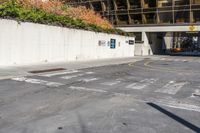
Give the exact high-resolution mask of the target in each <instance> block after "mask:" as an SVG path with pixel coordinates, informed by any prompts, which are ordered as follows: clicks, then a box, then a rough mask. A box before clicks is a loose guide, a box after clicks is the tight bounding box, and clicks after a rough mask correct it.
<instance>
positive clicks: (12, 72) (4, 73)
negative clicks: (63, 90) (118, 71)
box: [0, 56, 164, 80]
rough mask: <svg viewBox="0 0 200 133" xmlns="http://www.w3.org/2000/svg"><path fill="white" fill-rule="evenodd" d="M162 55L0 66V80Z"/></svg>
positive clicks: (157, 57) (122, 62) (121, 62)
mask: <svg viewBox="0 0 200 133" xmlns="http://www.w3.org/2000/svg"><path fill="white" fill-rule="evenodd" d="M162 57H164V56H135V57H131V58H117V59H101V60H92V61H76V62H57V63H42V64H30V65H23V66H18V65H16V66H8V67H5V66H0V80H3V79H9V78H13V77H20V76H31V75H34V74H32V73H29V72H30V71H40V70H48V69H56V68H63V69H66V70H73V69H83V68H90V67H99V66H106V65H116V64H124V63H132V62H137V61H140V60H143V59H146V58H150V59H159V58H162ZM50 73H52V72H50Z"/></svg>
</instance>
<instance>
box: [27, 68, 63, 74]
mask: <svg viewBox="0 0 200 133" xmlns="http://www.w3.org/2000/svg"><path fill="white" fill-rule="evenodd" d="M62 70H66V69H64V68H53V69H45V70H33V71H29V73H33V74H37V73H45V72H54V71H62Z"/></svg>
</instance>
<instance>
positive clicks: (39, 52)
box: [0, 19, 134, 65]
mask: <svg viewBox="0 0 200 133" xmlns="http://www.w3.org/2000/svg"><path fill="white" fill-rule="evenodd" d="M110 39H116V48H115V49H111V48H110ZM129 40H134V38H133V37H125V36H119V35H111V34H104V33H95V32H91V31H84V30H77V29H69V28H62V27H56V26H47V25H41V24H34V23H21V24H18V23H17V22H16V21H13V20H5V19H0V65H13V64H18V65H22V64H30V63H40V62H60V61H77V60H78V61H87V60H95V59H105V58H120V57H133V56H134V45H129V43H128V41H129Z"/></svg>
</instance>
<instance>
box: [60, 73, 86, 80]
mask: <svg viewBox="0 0 200 133" xmlns="http://www.w3.org/2000/svg"><path fill="white" fill-rule="evenodd" d="M83 75H85V74H77V75H70V76H64V77H61V78H62V79H72V78H76V77H81V76H83Z"/></svg>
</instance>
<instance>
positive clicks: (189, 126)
mask: <svg viewBox="0 0 200 133" xmlns="http://www.w3.org/2000/svg"><path fill="white" fill-rule="evenodd" d="M147 104H148V105H150V106H151V107H153V108H155V109H157V110H158V111H160V112H162V113H163V114H165V115H167V116H169V117H170V118H172V119H174V120H175V121H177V122H179V123H180V124H182V125H184V126H186V127H187V128H189V129H191V130H193V131H194V132H196V133H200V128H199V127H197V126H195V125H194V124H192V123H190V122H188V121H186V120H184V119H183V118H181V117H179V116H177V115H175V114H173V113H171V112H169V111H167V110H165V109H163V108H162V107H160V106H158V105H156V104H154V103H147Z"/></svg>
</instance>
